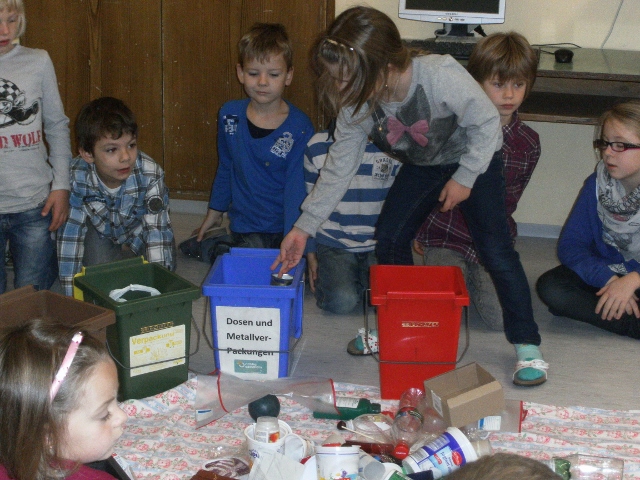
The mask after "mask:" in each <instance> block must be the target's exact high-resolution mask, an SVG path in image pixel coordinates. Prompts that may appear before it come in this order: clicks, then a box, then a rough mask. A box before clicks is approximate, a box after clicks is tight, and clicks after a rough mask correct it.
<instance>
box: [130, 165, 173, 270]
mask: <svg viewBox="0 0 640 480" xmlns="http://www.w3.org/2000/svg"><path fill="white" fill-rule="evenodd" d="M147 158H148V160H147V162H149V163H151V164H152V165H153V167H154V168H155V169H156V171H155V172H154V174H153V176H152V178H153V180H151V182H150V183H149V184H148V185H147V190H146V193H145V197H144V206H145V208H146V213H145V214H144V215H143V216H142V231H141V234H139V235H134V238H133V240H132V242H131V244H130V247H131V250H132V251H133V252H134V253H136V254H139V253H142V252H145V258H146V259H147V260H148V261H149V262H154V263H159V264H161V265H164V266H165V267H166V268H168V269H169V270H171V271H173V270H175V267H176V259H175V255H174V249H175V243H174V236H173V228H172V226H171V220H170V219H169V189H168V188H167V186H166V185H165V183H164V172H163V171H162V169H161V168H160V166H159V165H157V164H155V162H153V160H151V159H150V158H149V157H147ZM148 176H151V175H148Z"/></svg>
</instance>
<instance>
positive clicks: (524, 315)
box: [376, 152, 540, 345]
mask: <svg viewBox="0 0 640 480" xmlns="http://www.w3.org/2000/svg"><path fill="white" fill-rule="evenodd" d="M457 168H458V165H457V164H454V165H443V166H433V167H420V166H415V165H408V164H405V165H403V166H402V168H401V169H400V173H399V174H398V176H397V177H396V180H395V182H394V183H393V186H392V187H391V189H390V190H389V194H388V195H387V199H386V201H385V203H384V207H383V208H382V212H381V213H380V217H378V224H377V226H376V238H377V240H378V245H377V248H376V253H377V256H378V262H379V263H381V264H386V265H411V264H413V256H412V254H411V241H412V240H413V238H414V237H415V233H416V232H417V230H418V228H419V227H420V226H421V225H422V222H424V220H425V219H426V218H427V216H428V215H429V213H430V212H431V211H432V210H433V209H434V207H436V206H437V205H438V197H439V196H440V192H441V191H442V188H443V187H444V185H445V184H446V183H447V181H449V179H450V178H451V176H452V175H453V173H454V172H455V171H456V170H457ZM502 169H503V162H502V155H501V154H500V152H496V154H495V155H494V156H493V159H492V160H491V163H490V165H489V168H488V169H487V171H486V172H485V173H483V174H482V175H480V176H478V178H477V179H476V182H475V184H474V185H473V188H472V189H471V195H470V196H469V198H468V199H467V200H465V201H464V202H462V203H461V204H460V209H461V211H462V214H463V215H464V218H465V220H466V222H467V226H468V227H469V233H470V234H471V238H472V239H473V243H474V245H475V247H476V250H477V252H478V255H479V257H480V260H481V261H482V264H483V265H484V266H485V267H486V269H487V271H488V272H489V275H491V279H492V280H493V283H494V285H495V287H496V292H497V293H498V298H499V300H500V305H501V306H502V312H503V313H502V314H503V322H504V329H505V334H506V336H507V340H509V342H511V343H529V344H533V345H540V334H539V333H538V326H537V324H536V322H535V320H534V319H533V308H532V306H531V291H530V290H529V283H528V282H527V277H526V275H525V272H524V269H523V268H522V264H521V263H520V256H519V255H518V252H516V251H515V249H514V247H513V240H512V238H511V236H510V234H509V227H508V225H507V212H506V208H505V186H504V176H503V175H502Z"/></svg>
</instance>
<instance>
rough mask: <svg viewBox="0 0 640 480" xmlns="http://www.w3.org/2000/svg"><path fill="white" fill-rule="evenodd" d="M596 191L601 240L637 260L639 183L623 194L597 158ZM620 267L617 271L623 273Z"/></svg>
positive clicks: (639, 250) (639, 248)
mask: <svg viewBox="0 0 640 480" xmlns="http://www.w3.org/2000/svg"><path fill="white" fill-rule="evenodd" d="M596 195H597V197H598V217H599V218H600V221H601V222H602V240H603V241H604V243H606V244H608V245H611V246H612V247H614V248H615V249H616V250H618V251H619V252H620V254H621V255H622V256H623V257H624V259H625V261H629V260H636V261H640V186H639V187H636V188H635V189H633V191H631V192H629V193H628V194H627V193H626V192H625V189H624V187H623V186H622V184H621V183H620V182H619V181H618V180H615V179H613V178H611V176H610V175H609V172H607V169H606V168H605V166H604V162H603V161H602V160H601V161H600V162H598V165H597V167H596ZM610 267H611V266H610ZM624 270H625V271H624V272H620V273H626V269H624Z"/></svg>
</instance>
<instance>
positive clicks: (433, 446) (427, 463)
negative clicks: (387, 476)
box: [402, 427, 493, 479]
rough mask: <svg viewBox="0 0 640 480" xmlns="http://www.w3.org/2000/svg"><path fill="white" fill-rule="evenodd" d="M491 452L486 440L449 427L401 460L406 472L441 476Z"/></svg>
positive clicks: (436, 477)
mask: <svg viewBox="0 0 640 480" xmlns="http://www.w3.org/2000/svg"><path fill="white" fill-rule="evenodd" d="M492 453H493V451H492V449H491V444H490V443H489V441H488V440H476V441H471V440H469V439H468V438H467V437H466V436H465V434H464V433H462V432H461V431H460V430H459V429H458V428H455V427H449V428H447V430H446V431H445V432H444V433H443V434H442V435H440V436H439V437H438V438H437V439H435V440H434V441H432V442H429V443H427V444H426V445H424V446H422V447H420V448H419V449H417V450H416V451H414V452H413V453H412V454H411V455H409V456H408V457H407V458H405V459H404V460H403V461H402V467H403V468H404V470H405V472H407V473H415V472H424V471H431V472H433V478H434V479H438V478H442V477H444V476H445V475H448V474H450V473H451V472H453V471H454V470H457V469H459V468H460V467H461V466H462V465H465V464H466V463H469V462H474V461H476V460H477V459H478V458H479V457H481V456H484V455H491V454H492Z"/></svg>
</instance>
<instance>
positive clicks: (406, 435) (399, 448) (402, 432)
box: [391, 388, 424, 460]
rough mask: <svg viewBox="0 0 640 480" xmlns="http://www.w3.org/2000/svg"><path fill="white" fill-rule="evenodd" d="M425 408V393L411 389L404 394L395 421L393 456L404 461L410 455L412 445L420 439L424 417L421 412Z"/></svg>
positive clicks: (392, 431)
mask: <svg viewBox="0 0 640 480" xmlns="http://www.w3.org/2000/svg"><path fill="white" fill-rule="evenodd" d="M423 406H424V391H422V390H420V389H419V388H410V389H408V390H406V391H405V392H403V393H402V395H401V396H400V402H399V404H398V413H396V416H395V418H394V420H393V426H392V427H391V435H392V438H393V441H394V443H395V447H394V449H393V456H394V457H395V458H397V459H399V460H402V459H403V458H405V457H406V456H407V455H409V449H410V447H411V445H413V444H414V443H415V441H416V440H417V439H418V437H419V435H420V433H421V431H422V425H423V423H424V416H423V414H422V412H421V411H420V410H421V408H423Z"/></svg>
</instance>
